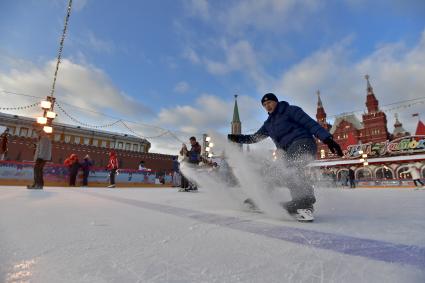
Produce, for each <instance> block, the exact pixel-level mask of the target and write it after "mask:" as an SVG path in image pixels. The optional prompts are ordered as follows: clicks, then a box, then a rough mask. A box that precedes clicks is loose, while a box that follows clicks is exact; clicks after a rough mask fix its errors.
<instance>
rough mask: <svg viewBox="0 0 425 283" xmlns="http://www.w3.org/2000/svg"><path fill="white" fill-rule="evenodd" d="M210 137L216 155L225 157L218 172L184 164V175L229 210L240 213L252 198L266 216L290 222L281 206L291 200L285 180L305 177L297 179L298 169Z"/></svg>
mask: <svg viewBox="0 0 425 283" xmlns="http://www.w3.org/2000/svg"><path fill="white" fill-rule="evenodd" d="M211 136H212V140H213V141H214V144H215V147H214V152H215V154H216V155H224V156H225V159H221V160H220V162H219V165H220V167H219V169H218V170H214V169H211V168H208V167H203V166H200V167H196V168H194V167H192V166H190V165H188V164H186V163H184V162H183V163H182V164H181V170H182V172H183V174H184V175H185V176H187V177H188V178H189V179H191V180H194V181H195V182H196V183H197V185H198V186H199V187H200V188H202V190H207V191H208V192H209V193H210V194H211V196H212V197H214V198H215V199H217V201H220V202H222V203H223V205H226V206H227V207H228V208H233V209H241V208H242V207H243V201H244V200H245V199H247V198H250V199H252V200H253V201H254V203H255V204H256V205H257V206H258V208H259V209H260V210H261V211H263V212H264V213H266V214H267V215H269V216H271V217H273V218H279V219H281V218H288V217H289V216H288V215H287V214H286V212H285V210H284V209H283V208H282V206H281V204H280V203H282V202H286V201H289V200H291V197H290V195H289V190H288V188H287V187H286V186H285V180H287V179H289V178H291V177H292V178H294V177H295V178H303V176H294V175H295V174H296V171H295V169H293V168H290V167H289V166H287V164H286V163H285V162H284V161H283V159H282V158H281V157H278V158H277V159H276V160H275V161H274V160H273V156H272V152H271V151H267V150H256V151H255V152H243V151H241V149H240V147H239V146H238V145H237V144H234V143H229V142H228V141H227V139H225V138H224V137H223V136H222V135H220V134H216V133H214V134H212V135H211ZM233 179H235V180H233Z"/></svg>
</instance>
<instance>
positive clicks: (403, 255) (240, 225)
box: [84, 192, 425, 270]
mask: <svg viewBox="0 0 425 283" xmlns="http://www.w3.org/2000/svg"><path fill="white" fill-rule="evenodd" d="M84 194H89V195H92V196H94V197H97V198H102V199H106V200H110V201H114V202H119V203H123V204H127V205H132V206H136V207H140V208H143V209H149V210H153V211H157V212H161V213H166V214H169V215H173V216H178V217H184V218H189V219H194V220H196V221H199V222H203V223H207V224H213V225H219V226H222V227H224V228H229V229H233V230H237V231H243V232H248V233H252V234H256V235H260V236H265V237H268V238H273V239H279V240H283V241H287V242H291V243H294V244H300V245H303V246H307V247H313V248H318V249H323V250H329V251H333V252H337V253H341V254H346V255H350V256H359V257H363V258H367V259H371V260H376V261H381V262H386V263H392V264H401V265H409V266H413V267H416V268H419V269H422V270H423V269H425V247H421V246H416V245H406V244H397V243H391V242H386V241H379V240H373V239H366V238H357V237H353V236H346V235H342V234H334V233H326V232H319V231H314V230H308V229H301V228H295V227H288V226H283V225H275V224H269V223H264V222H258V221H253V220H249V219H242V218H238V217H229V216H222V215H216V214H212V213H206V212H201V211H196V210H191V209H186V208H178V207H173V206H169V205H163V204H156V203H150V202H146V201H140V200H135V199H127V198H121V197H117V196H108V195H104V194H98V193H95V192H84Z"/></svg>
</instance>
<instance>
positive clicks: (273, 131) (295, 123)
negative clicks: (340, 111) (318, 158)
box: [238, 101, 331, 150]
mask: <svg viewBox="0 0 425 283" xmlns="http://www.w3.org/2000/svg"><path fill="white" fill-rule="evenodd" d="M313 136H315V137H316V138H318V139H320V140H321V141H323V140H325V139H327V138H329V137H331V134H330V133H329V132H328V131H326V130H325V129H324V128H323V127H322V126H320V124H319V123H317V122H316V121H315V120H313V119H312V118H311V117H310V116H309V115H307V114H306V113H305V112H304V111H303V110H302V109H301V108H300V107H298V106H294V105H289V103H288V102H286V101H280V102H279V103H278V104H277V105H276V108H275V110H274V111H273V112H272V113H269V117H268V119H267V120H266V121H265V122H264V124H263V126H262V127H261V128H260V129H259V130H258V131H257V132H256V133H255V134H253V135H241V136H240V137H239V138H238V142H240V143H256V142H259V141H261V140H263V139H265V138H267V137H270V138H271V139H272V140H273V142H274V143H275V145H276V147H277V148H280V149H283V150H287V149H288V147H289V146H290V145H291V144H292V143H293V142H294V141H296V140H300V139H305V138H310V139H313Z"/></svg>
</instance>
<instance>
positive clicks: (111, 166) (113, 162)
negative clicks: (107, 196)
mask: <svg viewBox="0 0 425 283" xmlns="http://www.w3.org/2000/svg"><path fill="white" fill-rule="evenodd" d="M107 169H108V170H109V186H108V188H115V175H116V174H117V170H118V159H117V154H116V153H115V151H111V152H109V162H108V165H107Z"/></svg>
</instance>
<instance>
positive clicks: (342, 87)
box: [274, 31, 425, 131]
mask: <svg viewBox="0 0 425 283" xmlns="http://www.w3.org/2000/svg"><path fill="white" fill-rule="evenodd" d="M351 49H352V47H351V45H350V42H349V41H348V42H347V41H342V42H341V43H339V44H335V45H334V46H331V47H329V48H327V49H324V50H319V51H317V52H315V53H313V54H312V55H310V56H308V57H307V58H305V59H303V60H302V61H301V62H299V63H298V64H295V65H293V66H292V67H291V68H290V69H289V70H288V71H286V72H284V73H283V74H282V75H281V77H280V78H279V79H278V80H277V82H276V85H275V87H274V90H275V92H276V93H277V94H279V95H280V96H281V97H282V98H285V99H288V100H289V101H291V102H293V103H295V104H298V105H300V106H302V107H304V108H305V109H306V111H307V112H308V113H309V114H311V115H314V114H315V113H316V103H315V102H316V101H317V98H316V96H315V91H316V89H320V90H321V92H322V101H323V104H324V106H325V110H326V111H327V113H328V114H340V113H342V112H350V111H354V110H359V109H365V104H364V103H365V101H366V81H365V80H364V75H365V74H369V75H370V77H371V78H370V81H371V84H372V86H373V88H374V91H375V94H376V96H377V98H378V100H379V102H380V105H381V106H382V105H385V104H389V103H393V102H397V101H402V100H407V99H413V98H417V97H423V96H424V94H425V80H424V79H423V78H425V31H424V32H423V34H422V37H421V39H420V40H419V41H418V43H417V44H416V45H415V46H412V47H407V46H405V45H404V44H403V43H402V42H398V43H393V44H386V45H381V46H379V47H377V48H376V50H375V51H374V52H373V53H371V54H370V55H368V56H365V57H363V58H360V59H358V60H353V59H352V54H351V51H352V50H351ZM313 102H314V103H313ZM423 109H424V107H423V104H422V105H421V104H420V105H416V106H414V107H410V108H403V109H399V110H398V111H399V112H400V119H401V122H402V123H403V124H404V126H405V127H406V128H407V129H408V130H410V131H414V128H415V126H416V120H414V119H412V118H411V117H410V115H411V113H415V112H422V113H424V110H423ZM394 112H395V111H393V112H390V113H388V114H387V117H388V120H389V123H388V129H389V130H390V131H392V130H393V124H394V118H393V114H394Z"/></svg>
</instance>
